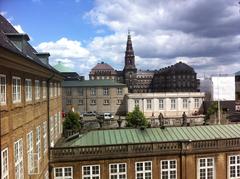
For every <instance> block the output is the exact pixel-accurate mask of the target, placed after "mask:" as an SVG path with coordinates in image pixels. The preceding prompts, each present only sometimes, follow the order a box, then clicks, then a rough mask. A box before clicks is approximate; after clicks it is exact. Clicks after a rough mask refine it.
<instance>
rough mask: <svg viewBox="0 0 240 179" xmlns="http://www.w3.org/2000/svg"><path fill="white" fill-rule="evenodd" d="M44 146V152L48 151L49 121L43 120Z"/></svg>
mask: <svg viewBox="0 0 240 179" xmlns="http://www.w3.org/2000/svg"><path fill="white" fill-rule="evenodd" d="M43 148H44V153H46V152H47V149H48V146H47V121H44V122H43Z"/></svg>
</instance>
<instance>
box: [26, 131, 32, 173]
mask: <svg viewBox="0 0 240 179" xmlns="http://www.w3.org/2000/svg"><path fill="white" fill-rule="evenodd" d="M27 157H28V160H27V161H28V173H29V174H30V173H32V172H33V170H34V158H33V131H30V132H29V133H27Z"/></svg>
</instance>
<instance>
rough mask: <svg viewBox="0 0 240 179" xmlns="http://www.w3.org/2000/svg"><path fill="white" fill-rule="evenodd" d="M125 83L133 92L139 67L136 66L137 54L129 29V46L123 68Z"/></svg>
mask: <svg viewBox="0 0 240 179" xmlns="http://www.w3.org/2000/svg"><path fill="white" fill-rule="evenodd" d="M123 74H124V83H125V84H127V86H128V90H129V92H130V93H131V92H133V88H134V85H135V84H136V80H137V68H136V66H135V56H134V51H133V47H132V40H131V35H130V32H129V31H128V38H127V46H126V51H125V65H124V69H123Z"/></svg>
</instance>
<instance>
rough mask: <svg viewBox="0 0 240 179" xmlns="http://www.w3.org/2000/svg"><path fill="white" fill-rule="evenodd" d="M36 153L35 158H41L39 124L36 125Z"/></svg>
mask: <svg viewBox="0 0 240 179" xmlns="http://www.w3.org/2000/svg"><path fill="white" fill-rule="evenodd" d="M36 153H37V159H38V160H40V159H41V126H37V127H36Z"/></svg>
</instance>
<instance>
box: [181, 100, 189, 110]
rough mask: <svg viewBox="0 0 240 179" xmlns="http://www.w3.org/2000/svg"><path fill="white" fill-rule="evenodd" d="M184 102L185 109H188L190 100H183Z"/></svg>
mask: <svg viewBox="0 0 240 179" xmlns="http://www.w3.org/2000/svg"><path fill="white" fill-rule="evenodd" d="M182 102H183V109H187V108H188V99H187V98H183V99H182Z"/></svg>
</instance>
